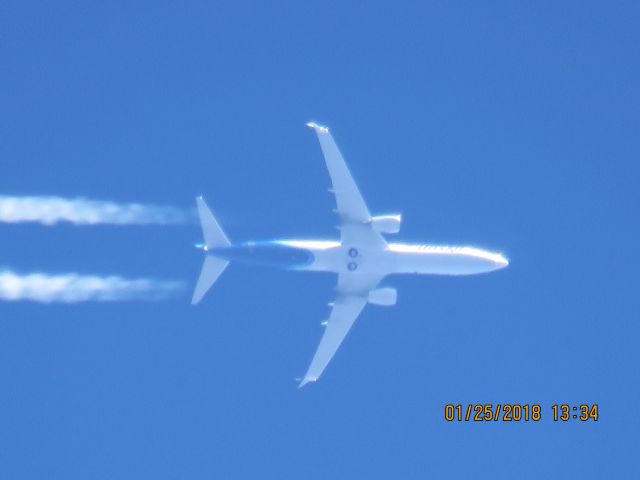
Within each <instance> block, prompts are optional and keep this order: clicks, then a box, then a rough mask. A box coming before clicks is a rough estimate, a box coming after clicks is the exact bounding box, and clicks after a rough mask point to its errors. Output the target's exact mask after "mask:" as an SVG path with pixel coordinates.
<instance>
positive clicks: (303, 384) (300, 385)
mask: <svg viewBox="0 0 640 480" xmlns="http://www.w3.org/2000/svg"><path fill="white" fill-rule="evenodd" d="M316 380H318V378H317V377H307V376H305V377H304V378H303V379H302V381H301V382H300V384H299V385H298V388H302V387H304V386H305V385H306V384H307V383H311V382H315V381H316Z"/></svg>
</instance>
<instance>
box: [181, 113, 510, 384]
mask: <svg viewBox="0 0 640 480" xmlns="http://www.w3.org/2000/svg"><path fill="white" fill-rule="evenodd" d="M307 125H308V126H309V127H311V128H313V129H314V131H315V132H316V134H317V136H318V140H319V142H320V147H321V149H322V153H323V156H324V159H325V163H326V165H327V169H328V170H329V176H330V177H331V185H332V188H331V190H330V191H331V192H333V194H334V197H335V201H336V209H335V212H336V214H338V217H339V219H340V224H339V225H337V228H338V229H339V230H340V240H339V241H329V240H266V241H259V242H244V243H236V244H232V243H231V242H230V241H229V239H228V238H227V236H226V235H225V233H224V231H223V230H222V228H221V227H220V225H219V224H218V222H217V220H216V219H215V217H214V216H213V214H212V213H211V211H210V210H209V208H208V207H207V205H206V203H205V202H204V200H203V199H202V197H199V198H198V199H196V204H197V206H198V213H199V215H200V222H201V224H202V232H203V236H204V240H205V241H204V244H203V248H204V250H205V252H206V255H205V260H204V265H203V267H202V270H201V272H200V277H199V278H198V283H197V284H196V288H195V290H194V293H193V298H192V300H191V303H192V304H194V305H195V304H197V303H198V302H200V300H202V298H203V296H204V295H205V293H206V292H207V290H208V289H209V288H210V287H211V286H212V285H213V284H214V283H215V281H216V280H217V279H218V277H219V276H220V275H221V274H222V272H223V271H224V270H225V268H226V267H227V265H229V263H230V262H240V263H246V264H253V265H262V266H270V267H278V268H284V269H287V270H306V271H315V272H331V273H335V274H337V285H336V289H335V300H334V301H333V302H331V303H330V304H329V305H330V306H331V312H330V313H329V317H328V318H327V319H326V320H325V321H323V322H322V325H324V326H325V329H324V333H323V334H322V338H321V339H320V344H319V345H318V348H317V350H316V353H315V354H314V356H313V358H312V360H311V364H310V365H309V368H308V370H307V373H306V374H305V375H304V377H303V378H302V379H301V380H300V384H299V386H300V387H302V386H303V385H306V384H307V383H309V382H315V381H316V380H318V378H319V377H320V375H321V374H322V372H323V371H324V369H325V368H326V366H327V365H328V363H329V362H330V361H331V358H332V357H333V355H334V354H335V352H336V351H337V349H338V348H339V347H340V344H341V343H342V341H343V340H344V338H345V336H346V335H347V333H348V332H349V330H350V329H351V326H352V325H353V323H354V322H355V320H356V318H358V316H359V315H360V313H361V312H362V310H363V308H364V307H365V305H367V304H373V305H382V306H393V305H395V304H396V300H397V291H396V289H395V288H393V287H390V286H380V283H381V282H383V279H384V278H385V277H386V276H387V275H394V274H420V275H474V274H478V273H485V272H492V271H494V270H500V269H502V268H504V267H506V266H507V265H508V264H509V262H508V261H507V259H506V258H505V257H504V256H503V255H502V254H500V253H495V252H490V251H487V250H482V249H479V248H475V247H450V246H436V245H411V244H406V243H390V242H389V241H388V237H387V235H395V234H397V233H398V232H399V231H400V225H401V223H402V216H401V215H400V214H394V215H371V213H370V211H369V209H368V207H367V205H366V203H365V201H364V199H363V197H362V195H361V193H360V190H359V189H358V187H357V185H356V183H355V181H354V180H353V177H352V176H351V172H349V169H348V167H347V164H346V163H345V161H344V159H343V158H342V154H341V153H340V150H339V149H338V146H337V145H336V143H335V141H334V140H333V137H332V136H331V134H330V133H329V129H328V128H326V127H323V126H320V125H317V124H315V123H308V124H307Z"/></svg>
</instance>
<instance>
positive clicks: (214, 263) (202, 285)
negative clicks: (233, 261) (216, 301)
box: [191, 255, 229, 305]
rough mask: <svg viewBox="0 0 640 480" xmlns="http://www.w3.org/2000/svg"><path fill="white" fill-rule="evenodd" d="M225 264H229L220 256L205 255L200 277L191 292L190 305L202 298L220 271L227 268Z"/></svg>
mask: <svg viewBox="0 0 640 480" xmlns="http://www.w3.org/2000/svg"><path fill="white" fill-rule="evenodd" d="M227 265H229V262H228V261H226V260H224V259H222V258H217V257H213V256H211V255H207V256H206V257H205V259H204V265H202V271H201V272H200V278H198V283H197V285H196V289H195V291H194V292H193V299H192V300H191V305H195V304H197V303H199V302H200V300H202V297H204V295H205V293H207V290H209V289H210V288H211V286H212V285H213V284H214V283H215V281H216V280H217V279H218V277H219V276H220V275H221V274H222V272H224V269H225V268H227Z"/></svg>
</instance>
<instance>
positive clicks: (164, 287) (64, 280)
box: [0, 270, 184, 303]
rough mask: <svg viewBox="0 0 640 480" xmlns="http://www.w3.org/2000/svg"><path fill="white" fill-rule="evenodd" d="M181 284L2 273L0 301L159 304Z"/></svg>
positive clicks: (162, 281) (110, 278) (112, 278)
mask: <svg viewBox="0 0 640 480" xmlns="http://www.w3.org/2000/svg"><path fill="white" fill-rule="evenodd" d="M183 288H184V285H183V283H182V282H177V281H166V280H154V279H149V278H138V279H127V278H123V277H120V276H116V275H112V276H106V277H100V276H84V275H79V274H77V273H68V274H63V275H48V274H46V273H31V274H27V275H18V274H16V273H14V272H12V271H11V270H0V300H5V301H32V302H40V303H54V302H58V303H77V302H123V301H128V300H142V301H159V300H165V299H167V298H169V297H172V296H174V295H176V294H177V293H179V292H180V291H181V290H183Z"/></svg>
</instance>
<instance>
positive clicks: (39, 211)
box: [0, 196, 192, 225]
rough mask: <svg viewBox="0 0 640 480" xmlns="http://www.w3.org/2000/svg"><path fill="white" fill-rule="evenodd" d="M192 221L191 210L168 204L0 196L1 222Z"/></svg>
mask: <svg viewBox="0 0 640 480" xmlns="http://www.w3.org/2000/svg"><path fill="white" fill-rule="evenodd" d="M191 221H192V215H191V214H190V213H188V212H185V211H183V210H180V209H178V208H175V207H169V206H159V205H144V204H140V203H114V202H109V201H102V200H88V199H86V198H62V197H9V196H0V222H4V223H21V222H39V223H43V224H45V225H54V224H56V223H59V222H69V223H73V224H75V225H97V224H111V225H171V224H182V223H190V222H191Z"/></svg>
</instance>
